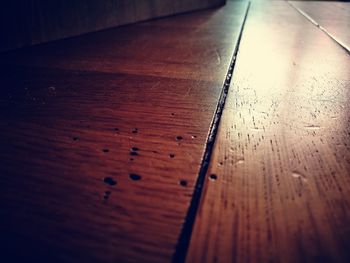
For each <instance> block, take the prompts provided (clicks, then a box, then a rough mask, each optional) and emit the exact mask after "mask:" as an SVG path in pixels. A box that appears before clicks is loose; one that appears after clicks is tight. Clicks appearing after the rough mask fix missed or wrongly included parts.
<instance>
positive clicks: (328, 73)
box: [187, 1, 350, 263]
mask: <svg viewBox="0 0 350 263" xmlns="http://www.w3.org/2000/svg"><path fill="white" fill-rule="evenodd" d="M335 15H336V14H335ZM349 69H350V60H349V55H348V54H347V52H345V51H344V50H343V49H341V48H339V46H338V45H337V44H336V43H335V42H334V41H332V40H331V39H330V38H329V37H328V36H326V35H325V34H324V33H323V32H322V31H320V30H319V29H318V28H317V27H315V26H314V25H312V24H311V23H309V22H308V21H307V20H306V19H305V18H304V17H303V16H301V15H300V14H299V13H298V12H296V11H295V10H294V9H293V8H292V7H290V6H289V5H288V4H287V3H286V2H282V1H272V2H268V3H266V2H260V3H259V2H253V3H252V6H251V10H250V13H249V15H248V20H247V23H246V26H245V29H244V33H243V38H242V42H241V45H240V51H239V53H238V58H237V63H236V67H235V71H234V75H233V85H232V86H231V87H230V91H229V93H228V98H227V101H226V105H225V109H224V113H223V115H222V119H221V123H220V127H219V131H218V134H217V140H216V143H215V146H214V151H213V155H212V159H211V163H210V167H209V170H208V173H207V175H206V176H207V177H206V181H205V186H204V189H203V193H202V199H201V203H200V207H199V211H198V214H197V217H196V222H195V226H194V229H193V233H192V239H191V245H190V249H189V254H188V257H187V262H188V263H193V262H221V263H224V262H349V261H350V253H349V251H350V238H349V237H350V213H349V211H350V210H349V208H350V177H349V175H350V114H349V112H350V93H349V90H350V86H349V84H350V82H349V76H350V75H349Z"/></svg>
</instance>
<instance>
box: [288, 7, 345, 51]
mask: <svg viewBox="0 0 350 263" xmlns="http://www.w3.org/2000/svg"><path fill="white" fill-rule="evenodd" d="M289 2H290V3H291V4H292V5H293V6H295V7H296V8H298V9H299V10H301V11H302V12H304V13H305V14H306V15H307V16H309V17H310V18H311V19H312V20H314V21H315V22H316V23H317V24H318V25H319V26H320V27H322V28H323V29H324V30H325V31H326V32H327V33H328V34H329V35H330V36H331V37H332V38H334V39H335V40H336V41H338V42H339V43H340V44H341V45H342V46H344V47H345V48H346V49H347V50H348V51H349V52H350V3H349V2H335V1H334V2H331V1H330V2H300V1H289Z"/></svg>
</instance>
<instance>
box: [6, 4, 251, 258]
mask: <svg viewBox="0 0 350 263" xmlns="http://www.w3.org/2000/svg"><path fill="white" fill-rule="evenodd" d="M245 8H246V3H228V4H227V5H226V6H225V7H224V8H221V9H215V10H211V11H204V12H198V13H193V14H188V15H182V16H178V17H171V18H167V19H164V20H157V21H154V22H147V23H143V24H140V25H133V26H126V27H122V28H119V29H115V30H110V31H105V32H101V33H98V34H91V35H86V36H84V37H80V38H76V39H67V40H64V41H60V42H57V43H51V44H47V45H41V46H37V47H33V48H30V49H25V50H19V51H17V52H10V53H7V54H3V55H2V56H1V58H0V61H1V66H0V87H1V89H0V92H1V94H0V140H1V143H0V145H1V151H0V160H1V161H0V180H1V186H0V207H1V209H0V218H1V224H0V232H1V235H0V243H1V246H0V252H1V255H2V258H5V259H7V260H8V261H7V262H11V261H12V262H170V261H171V259H172V255H173V253H174V251H175V246H176V243H177V241H178V237H179V234H180V231H181V228H182V225H183V222H184V219H185V216H186V213H187V209H188V207H189V204H190V201H191V197H192V192H193V187H194V183H195V181H196V178H197V174H198V171H199V167H200V162H201V159H202V155H203V151H204V148H205V143H206V139H207V135H208V129H209V126H210V123H211V120H212V117H213V114H214V112H215V109H216V104H217V102H218V98H219V95H220V92H221V89H222V85H223V82H224V78H225V75H226V72H227V69H228V67H229V63H230V59H231V57H232V52H233V49H234V43H235V40H236V38H237V33H238V31H239V29H240V23H241V21H242V18H243V15H244V12H245ZM19 249H20V250H21V253H17V252H18V250H19Z"/></svg>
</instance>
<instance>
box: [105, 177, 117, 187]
mask: <svg viewBox="0 0 350 263" xmlns="http://www.w3.org/2000/svg"><path fill="white" fill-rule="evenodd" d="M103 181H104V182H105V183H106V184H108V185H116V184H117V182H116V181H115V180H114V179H113V178H112V177H105V178H104V179H103Z"/></svg>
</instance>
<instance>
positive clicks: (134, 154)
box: [130, 151, 139, 156]
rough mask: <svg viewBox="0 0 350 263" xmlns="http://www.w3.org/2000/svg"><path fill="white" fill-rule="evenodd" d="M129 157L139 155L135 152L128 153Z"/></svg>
mask: <svg viewBox="0 0 350 263" xmlns="http://www.w3.org/2000/svg"><path fill="white" fill-rule="evenodd" d="M130 155H131V156H137V155H139V154H138V153H137V152H134V151H131V152H130Z"/></svg>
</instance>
